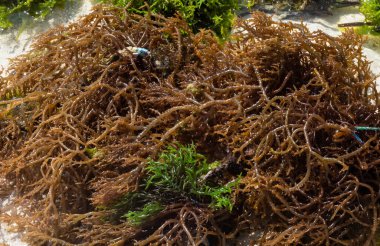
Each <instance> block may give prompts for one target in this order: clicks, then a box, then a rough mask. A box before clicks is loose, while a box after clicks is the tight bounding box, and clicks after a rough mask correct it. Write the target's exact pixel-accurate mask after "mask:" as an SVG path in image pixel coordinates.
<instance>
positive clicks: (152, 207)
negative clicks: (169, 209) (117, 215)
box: [122, 202, 163, 226]
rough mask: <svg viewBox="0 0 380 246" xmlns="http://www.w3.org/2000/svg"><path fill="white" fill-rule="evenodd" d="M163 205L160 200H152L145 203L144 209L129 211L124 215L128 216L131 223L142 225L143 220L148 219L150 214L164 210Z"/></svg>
mask: <svg viewBox="0 0 380 246" xmlns="http://www.w3.org/2000/svg"><path fill="white" fill-rule="evenodd" d="M162 209H163V207H162V205H161V204H160V203H158V202H150V203H147V204H145V205H144V207H143V208H142V210H139V211H129V212H128V213H126V214H125V215H123V216H122V217H125V218H127V220H128V222H129V223H130V224H131V225H135V226H138V225H141V224H142V223H143V222H145V221H146V220H147V218H149V217H150V216H152V215H154V214H157V213H158V212H160V211H162Z"/></svg>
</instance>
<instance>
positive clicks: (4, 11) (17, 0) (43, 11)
mask: <svg viewBox="0 0 380 246" xmlns="http://www.w3.org/2000/svg"><path fill="white" fill-rule="evenodd" d="M66 1H67V0H0V28H2V29H7V28H9V27H12V26H13V23H12V22H11V21H10V17H11V15H13V14H16V13H20V12H24V13H27V14H29V15H30V16H33V17H35V18H38V19H44V18H45V17H46V16H47V15H48V14H49V13H50V12H51V10H52V9H53V8H54V7H56V6H63V5H64V4H65V3H66Z"/></svg>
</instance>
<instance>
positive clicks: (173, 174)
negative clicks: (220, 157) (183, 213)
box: [146, 145, 238, 211]
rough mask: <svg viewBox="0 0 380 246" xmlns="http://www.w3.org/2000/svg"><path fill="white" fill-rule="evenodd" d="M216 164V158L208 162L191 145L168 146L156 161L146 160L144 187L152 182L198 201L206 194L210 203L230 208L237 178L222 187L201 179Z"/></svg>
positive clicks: (160, 188)
mask: <svg viewBox="0 0 380 246" xmlns="http://www.w3.org/2000/svg"><path fill="white" fill-rule="evenodd" d="M219 165H220V163H218V162H213V163H208V162H207V160H206V158H205V156H203V155H201V154H199V153H197V152H196V150H195V146H194V145H188V146H181V145H180V146H179V147H178V148H176V147H173V146H169V147H168V148H167V149H166V150H165V151H163V152H162V153H161V155H160V157H159V160H158V161H154V160H152V159H150V160H149V161H148V166H147V168H146V170H147V171H148V175H149V178H148V180H147V184H146V189H148V188H150V187H152V186H154V187H155V188H156V189H158V190H162V191H164V190H166V192H167V190H169V191H174V192H176V193H179V194H182V195H183V194H185V195H186V197H191V196H194V197H195V198H196V199H198V200H200V201H202V200H204V199H205V198H209V199H210V200H211V204H210V206H211V207H213V208H217V209H220V208H227V209H228V210H229V211H231V210H232V207H233V202H232V201H231V199H230V197H229V196H230V195H231V192H232V187H233V186H235V185H236V184H237V183H238V181H236V180H235V181H233V182H230V183H229V184H227V185H225V186H221V187H210V186H208V185H207V184H205V182H204V181H202V178H203V177H204V176H205V175H207V173H208V172H210V171H212V170H213V169H215V168H216V167H218V166H219Z"/></svg>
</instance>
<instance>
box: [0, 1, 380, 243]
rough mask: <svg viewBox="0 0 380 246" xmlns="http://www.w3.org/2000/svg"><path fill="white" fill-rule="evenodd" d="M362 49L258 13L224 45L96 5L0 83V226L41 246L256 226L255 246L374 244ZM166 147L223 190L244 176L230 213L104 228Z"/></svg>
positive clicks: (377, 118) (370, 98)
mask: <svg viewBox="0 0 380 246" xmlns="http://www.w3.org/2000/svg"><path fill="white" fill-rule="evenodd" d="M128 47H143V48H146V49H148V50H149V51H150V55H149V56H146V57H136V56H135V55H133V54H132V52H130V51H129V49H128ZM361 47H362V40H361V39H360V38H359V37H357V36H356V35H355V34H354V33H353V32H350V31H349V32H346V33H344V34H343V35H342V36H340V37H337V38H333V37H330V36H328V35H327V34H324V33H322V32H310V31H309V30H308V29H307V28H306V27H305V26H303V25H300V24H294V23H287V24H285V23H277V22H274V21H272V20H271V19H270V18H269V17H267V16H265V15H264V14H263V13H259V12H255V13H253V14H252V18H251V19H249V20H246V21H239V22H238V23H237V24H236V26H235V33H234V34H233V35H232V36H231V40H230V41H228V42H226V43H224V44H221V43H219V42H218V40H217V39H216V38H215V36H214V35H213V34H212V33H211V32H209V31H201V32H200V33H198V34H193V33H192V32H191V30H190V29H189V28H188V26H187V25H186V23H184V22H183V21H182V20H180V19H177V18H169V19H166V18H164V17H161V16H158V15H154V14H148V15H147V16H145V17H141V16H138V15H133V14H129V13H127V12H125V11H123V10H120V9H115V8H110V7H104V6H97V7H95V9H94V11H93V12H92V13H91V14H89V15H87V16H85V17H83V18H82V19H81V20H80V21H79V22H76V23H73V24H71V25H69V26H67V27H58V28H55V29H52V30H50V31H48V32H47V33H45V34H43V35H41V36H40V37H39V38H38V40H37V41H36V42H35V43H34V46H33V49H32V50H31V51H30V52H29V53H27V54H26V55H23V56H20V57H18V58H16V59H14V60H12V63H11V66H10V68H9V69H8V70H7V74H8V75H7V76H4V77H0V88H1V91H0V98H1V102H0V106H1V111H0V116H1V119H0V124H1V128H0V131H1V135H0V163H1V165H0V180H2V184H3V185H2V186H1V188H0V194H1V195H2V196H3V197H4V198H5V197H7V196H11V197H12V199H11V201H10V203H9V204H8V205H7V206H5V207H3V208H2V211H1V212H2V215H1V219H2V220H3V221H6V222H8V223H15V227H16V229H18V230H20V231H24V232H25V233H26V234H25V239H26V240H27V241H28V242H29V243H31V244H32V245H44V244H46V243H49V244H53V245H71V244H83V245H87V244H93V245H107V244H113V245H131V244H137V245H149V244H151V245H162V244H173V245H202V244H205V245H207V244H212V245H226V244H227V243H236V242H237V240H238V238H239V235H240V234H244V233H246V232H247V231H248V232H257V234H258V236H257V238H256V239H254V240H255V241H253V242H252V243H257V244H260V245H289V244H305V245H370V244H372V243H373V240H374V235H375V232H376V230H377V224H378V219H379V215H378V209H379V207H378V204H379V195H378V194H379V191H380V189H379V180H380V179H379V169H378V168H377V167H378V166H379V165H378V164H379V163H380V162H379V157H380V146H379V138H378V133H377V132H376V131H361V132H358V133H357V134H359V135H360V138H361V139H362V140H363V143H361V142H358V141H356V140H355V138H354V137H353V134H354V133H355V126H372V127H376V126H377V127H378V126H380V115H379V105H380V104H379V96H378V94H377V90H376V84H375V81H374V77H373V76H372V74H371V72H370V69H369V62H368V61H367V60H366V59H365V57H363V55H362V50H361V49H362V48H361ZM355 134H356V133H355ZM173 142H180V143H183V144H188V143H192V142H193V143H194V144H195V145H196V146H197V149H198V150H199V151H200V152H201V153H202V154H204V155H205V156H207V158H208V159H209V160H210V161H214V160H219V161H221V162H222V165H221V166H220V167H219V168H217V169H215V171H214V173H213V174H211V175H210V178H212V179H216V180H215V182H219V183H221V184H225V183H227V182H229V181H231V180H233V179H235V178H236V177H237V176H238V175H239V174H241V175H242V179H241V183H240V185H239V188H238V189H236V191H235V194H234V200H235V208H234V210H233V211H232V212H231V213H228V212H226V211H214V210H212V209H210V208H209V207H207V206H205V205H204V204H197V203H194V202H191V201H188V200H186V199H185V200H180V199H179V200H177V201H175V200H174V201H173V200H171V202H170V205H168V206H166V207H165V209H164V210H163V211H162V212H160V213H158V214H157V215H156V216H154V217H152V218H151V219H150V220H149V221H148V222H147V223H145V224H143V225H141V226H139V227H134V226H132V225H129V224H128V222H127V221H123V220H110V219H107V218H112V213H113V210H112V209H109V208H112V204H115V203H117V202H118V201H119V200H120V199H122V197H123V196H124V195H125V194H127V193H130V192H136V191H138V190H139V189H140V186H139V184H140V183H141V181H142V179H143V177H144V175H145V172H144V167H145V164H146V160H147V158H148V157H151V158H154V157H155V156H157V153H159V151H160V150H162V149H163V148H164V147H165V146H166V145H167V144H170V143H173ZM89 150H91V151H92V152H90V151H89ZM94 151H95V152H96V153H93V152H94ZM89 153H92V154H89Z"/></svg>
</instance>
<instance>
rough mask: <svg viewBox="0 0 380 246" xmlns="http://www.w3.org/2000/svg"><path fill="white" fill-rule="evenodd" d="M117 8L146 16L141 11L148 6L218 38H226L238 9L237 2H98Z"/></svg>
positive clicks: (202, 0) (133, 0)
mask: <svg viewBox="0 0 380 246" xmlns="http://www.w3.org/2000/svg"><path fill="white" fill-rule="evenodd" d="M100 1H101V2H103V3H110V4H113V5H115V6H118V7H125V6H130V7H129V8H128V10H129V11H131V12H133V13H139V14H143V15H144V14H146V13H147V10H142V7H143V6H144V5H145V3H148V4H149V5H150V11H152V12H154V13H159V14H161V15H164V16H166V17H173V16H175V15H177V14H179V15H181V17H182V18H183V19H184V20H185V21H186V22H187V23H188V24H189V26H190V27H192V29H193V31H194V32H198V31H199V30H200V29H211V30H213V31H214V32H215V33H216V34H217V35H218V36H219V37H221V38H226V37H228V35H229V33H230V31H231V27H232V24H233V22H234V20H235V17H236V15H235V11H236V10H237V9H238V8H239V4H238V3H239V1H238V0H212V1H204V0H148V1H144V0H100Z"/></svg>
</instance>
